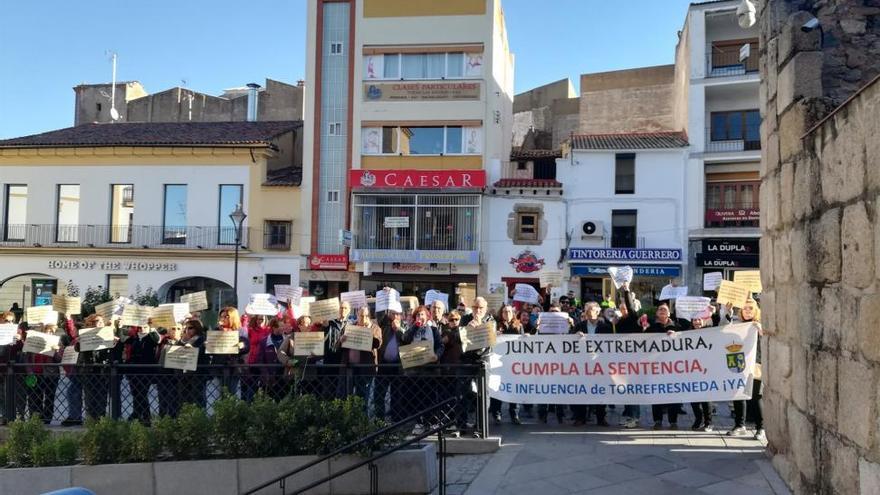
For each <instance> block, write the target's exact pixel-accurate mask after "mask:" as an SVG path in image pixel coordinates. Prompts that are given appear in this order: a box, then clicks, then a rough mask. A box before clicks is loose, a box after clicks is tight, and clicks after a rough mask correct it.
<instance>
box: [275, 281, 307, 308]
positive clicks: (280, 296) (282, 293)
mask: <svg viewBox="0 0 880 495" xmlns="http://www.w3.org/2000/svg"><path fill="white" fill-rule="evenodd" d="M302 295H303V288H302V287H295V286H293V285H276V286H275V299H276V300H278V301H281V302H283V303H286V304H290V306H299V300H300V298H301V297H302Z"/></svg>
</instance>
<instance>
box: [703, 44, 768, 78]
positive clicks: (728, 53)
mask: <svg viewBox="0 0 880 495" xmlns="http://www.w3.org/2000/svg"><path fill="white" fill-rule="evenodd" d="M743 44H745V43H743ZM750 45H751V48H750V50H749V56H748V57H746V58H745V59H743V60H740V53H739V50H740V46H735V47H729V46H724V47H718V46H713V45H708V46H707V54H706V76H707V77H725V76H741V75H744V74H750V73H755V72H758V68H759V67H758V58H759V57H758V43H757V42H754V43H751V44H750Z"/></svg>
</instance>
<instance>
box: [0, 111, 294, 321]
mask: <svg viewBox="0 0 880 495" xmlns="http://www.w3.org/2000/svg"><path fill="white" fill-rule="evenodd" d="M301 125H302V124H301V123H300V122H225V123H195V122H193V123H125V124H122V123H117V124H86V125H81V126H78V127H72V128H68V129H60V130H57V131H51V132H47V133H43V134H37V135H33V136H25V137H21V138H14V139H9V140H5V141H0V194H2V197H0V219H2V224H0V309H2V310H6V309H8V308H10V307H11V306H12V304H13V303H17V304H18V306H19V307H21V308H25V307H28V306H31V305H40V304H46V303H49V302H51V294H53V293H64V291H65V288H66V286H67V284H68V282H72V283H73V284H75V285H76V286H78V287H79V289H80V291H81V293H83V292H85V290H86V289H87V288H88V287H98V286H101V287H104V288H107V289H109V292H110V293H111V295H122V296H128V295H134V294H135V293H136V292H137V290H138V288H139V289H140V290H141V291H146V290H147V289H153V290H155V291H157V292H158V296H159V299H160V301H162V302H174V301H177V300H179V297H180V295H182V294H184V293H189V292H196V291H200V290H206V291H207V292H208V298H209V303H210V305H211V310H212V311H216V310H217V309H218V308H219V307H220V306H222V305H225V304H230V303H233V302H234V301H235V296H234V294H233V287H234V286H235V285H236V281H235V280H234V278H233V274H234V268H235V267H234V252H235V247H236V244H237V242H236V229H235V227H234V225H233V223H232V220H231V219H230V217H229V214H230V213H231V212H232V211H233V210H234V209H235V207H236V205H238V204H241V205H242V207H243V209H244V211H245V213H246V214H247V218H246V220H245V222H244V225H243V228H242V235H241V243H240V244H241V250H240V259H239V263H238V283H237V285H238V294H237V295H238V300H239V301H247V298H248V295H249V294H251V293H255V292H266V291H267V290H271V288H272V287H274V284H282V283H283V284H298V283H299V278H298V277H299V268H300V266H299V253H298V249H297V246H296V244H295V243H292V242H291V237H292V234H293V229H294V226H298V223H299V218H298V213H297V212H298V206H299V193H298V189H299V188H298V178H292V177H288V178H287V179H285V178H279V177H277V176H276V175H275V174H272V172H273V171H277V170H290V171H294V170H293V168H294V165H295V163H294V160H295V159H294V156H295V153H294V149H295V147H296V143H297V140H298V136H301V134H300V130H301V129H300V128H301ZM297 161H298V159H297ZM296 165H297V166H298V164H296ZM295 173H296V174H297V175H298V174H299V173H300V172H299V171H298V170H297V171H295Z"/></svg>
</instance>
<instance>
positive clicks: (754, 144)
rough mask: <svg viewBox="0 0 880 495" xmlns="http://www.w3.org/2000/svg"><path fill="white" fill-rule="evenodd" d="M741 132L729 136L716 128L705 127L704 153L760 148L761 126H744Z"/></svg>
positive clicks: (755, 149)
mask: <svg viewBox="0 0 880 495" xmlns="http://www.w3.org/2000/svg"><path fill="white" fill-rule="evenodd" d="M743 131H744V132H743V133H742V134H741V135H738V136H731V135H728V134H727V133H726V131H724V132H720V131H719V130H718V129H712V128H711V127H707V128H706V153H726V152H736V151H757V150H760V149H761V126H760V124H759V125H755V126H751V125H750V126H746V128H745V129H743Z"/></svg>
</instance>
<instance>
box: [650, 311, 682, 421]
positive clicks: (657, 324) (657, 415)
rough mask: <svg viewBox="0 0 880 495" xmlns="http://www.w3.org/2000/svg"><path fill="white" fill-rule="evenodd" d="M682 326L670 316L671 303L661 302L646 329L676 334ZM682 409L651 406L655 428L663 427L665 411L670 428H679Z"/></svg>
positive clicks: (668, 405) (675, 406)
mask: <svg viewBox="0 0 880 495" xmlns="http://www.w3.org/2000/svg"><path fill="white" fill-rule="evenodd" d="M680 330H681V328H680V327H679V326H678V325H676V324H675V321H673V320H672V318H670V312H669V305H668V304H667V303H665V302H664V303H660V305H659V306H657V311H656V313H655V319H654V322H653V323H651V325H650V326H648V329H647V330H645V331H646V332H647V333H665V334H666V335H674V334H675V332H678V331H680ZM679 409H681V404H654V405H652V406H651V412H652V416H653V417H654V429H655V430H659V429H661V428H663V413H664V412H666V415H667V418H668V419H669V429H670V430H676V429H678V411H679Z"/></svg>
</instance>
